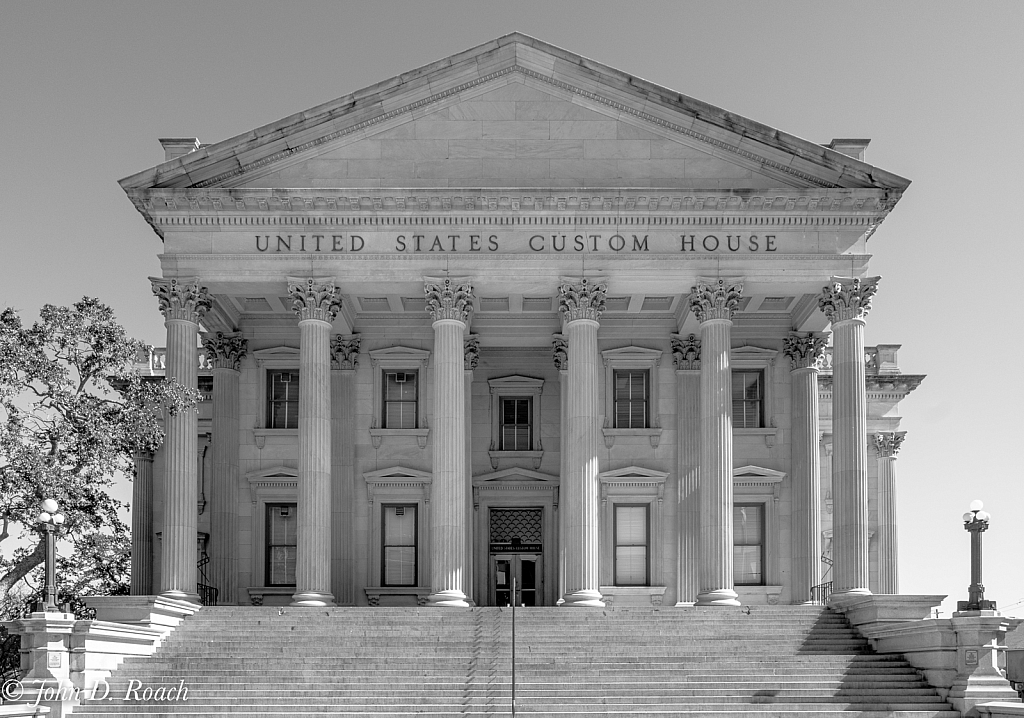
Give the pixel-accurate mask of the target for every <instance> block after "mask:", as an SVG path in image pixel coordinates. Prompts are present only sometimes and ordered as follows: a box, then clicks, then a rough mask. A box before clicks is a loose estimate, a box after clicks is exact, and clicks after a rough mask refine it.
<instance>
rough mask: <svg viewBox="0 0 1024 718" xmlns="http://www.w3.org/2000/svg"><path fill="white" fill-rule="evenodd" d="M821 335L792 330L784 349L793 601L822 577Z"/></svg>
mask: <svg viewBox="0 0 1024 718" xmlns="http://www.w3.org/2000/svg"><path fill="white" fill-rule="evenodd" d="M825 341H826V340H825V335H824V334H818V333H814V332H811V333H808V334H798V333H797V332H791V333H790V335H789V337H787V338H786V343H785V349H784V351H785V353H786V355H787V356H788V357H789V358H790V361H791V362H792V364H793V371H792V388H791V391H792V402H791V405H792V411H791V414H790V416H791V425H792V429H791V432H792V467H793V468H792V470H793V474H792V475H793V512H792V521H791V524H790V530H791V531H792V537H793V563H792V570H791V572H790V575H791V576H792V579H791V585H792V592H793V603H810V601H811V588H812V587H813V586H817V585H818V584H819V583H820V582H821V456H820V452H819V449H818V362H819V361H820V360H821V358H822V356H823V354H824V350H825Z"/></svg>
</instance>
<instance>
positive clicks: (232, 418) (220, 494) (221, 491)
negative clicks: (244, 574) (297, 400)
mask: <svg viewBox="0 0 1024 718" xmlns="http://www.w3.org/2000/svg"><path fill="white" fill-rule="evenodd" d="M238 379H239V372H238V370H237V369H232V368H227V367H217V366H215V367H214V370H213V426H212V429H213V481H212V482H211V483H212V485H211V486H210V504H211V507H210V508H211V512H210V513H211V516H210V548H211V554H212V555H211V557H210V580H211V581H212V582H213V585H214V587H215V588H216V589H217V592H218V593H217V602H218V603H220V604H228V605H230V604H234V603H236V602H237V601H238V596H237V593H238V571H237V566H236V561H237V559H236V555H235V552H236V546H237V544H238V528H237V506H238V496H237V486H238V449H239V441H238Z"/></svg>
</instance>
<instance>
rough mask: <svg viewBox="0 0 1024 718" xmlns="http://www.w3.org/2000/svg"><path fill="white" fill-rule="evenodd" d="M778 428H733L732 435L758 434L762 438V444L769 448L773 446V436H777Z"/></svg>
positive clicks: (735, 436)
mask: <svg viewBox="0 0 1024 718" xmlns="http://www.w3.org/2000/svg"><path fill="white" fill-rule="evenodd" d="M778 434H779V430H778V429H776V428H775V427H766V428H761V429H733V430H732V435H733V437H734V438H738V437H741V436H760V437H763V438H764V445H765V446H767V447H768V448H769V449H770V448H772V447H773V446H775V438H776V437H777V436H778Z"/></svg>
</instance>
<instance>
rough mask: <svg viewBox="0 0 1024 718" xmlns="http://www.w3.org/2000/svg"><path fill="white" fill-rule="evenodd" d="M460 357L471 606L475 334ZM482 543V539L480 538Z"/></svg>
mask: <svg viewBox="0 0 1024 718" xmlns="http://www.w3.org/2000/svg"><path fill="white" fill-rule="evenodd" d="M462 355H463V362H462V364H463V372H462V376H463V389H462V392H463V397H464V399H465V407H464V409H463V416H464V417H465V418H464V420H463V427H464V428H463V431H465V434H466V438H465V449H464V451H465V467H466V470H465V482H466V485H465V491H464V493H465V504H466V505H465V508H464V511H465V513H464V514H463V516H465V517H466V519H465V522H464V523H465V532H466V538H465V553H466V558H465V562H464V564H463V565H464V566H465V567H466V576H465V580H464V581H463V590H465V592H466V602H467V603H468V604H469V605H471V606H475V605H477V601H476V600H475V599H476V576H475V570H474V562H473V558H474V556H473V544H474V541H473V521H472V520H471V517H472V516H473V370H474V369H476V365H477V363H478V362H479V361H480V337H478V336H477V335H475V334H471V335H468V336H466V337H465V339H464V340H463V346H462ZM481 540H482V541H485V542H486V539H481Z"/></svg>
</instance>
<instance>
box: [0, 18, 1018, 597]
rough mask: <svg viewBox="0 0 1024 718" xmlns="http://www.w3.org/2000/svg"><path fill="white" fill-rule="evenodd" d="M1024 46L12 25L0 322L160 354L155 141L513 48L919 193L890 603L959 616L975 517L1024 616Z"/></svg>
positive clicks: (896, 298) (827, 31) (802, 22)
mask: <svg viewBox="0 0 1024 718" xmlns="http://www.w3.org/2000/svg"><path fill="white" fill-rule="evenodd" d="M1021 28H1024V3H1021V2H1016V1H1006V2H978V3H965V2H934V1H929V2H888V1H886V2H854V1H852V0H848V1H845V2H819V1H815V2H763V1H762V2H743V1H740V0H733V1H732V2H728V3H725V2H682V1H677V2H653V1H649V0H630V1H629V2H624V1H621V0H620V1H617V2H610V1H593V2H557V1H556V0H541V1H539V2H533V1H525V0H520V1H513V0H505V2H491V1H482V0H476V1H472V2H471V1H468V0H467V1H456V0H449V1H444V2H441V1H437V2H430V1H423V0H421V1H419V2H397V1H394V0H373V2H302V1H297V2H281V1H280V0H274V1H273V2H261V1H257V0H246V1H245V2H166V1H162V2H159V3H158V2H145V1H143V0H131V1H130V2H44V1H34V2H27V1H26V2H14V1H13V0H0V130H2V131H0V220H2V224H0V306H14V307H17V308H18V309H20V310H21V311H22V313H23V316H24V317H25V318H26V319H34V318H35V316H36V313H37V312H38V309H39V307H40V306H41V305H42V304H44V303H47V302H49V303H58V304H67V303H70V302H73V301H75V300H76V299H78V298H80V297H81V296H82V295H83V294H89V295H94V296H98V297H100V298H101V299H102V300H103V301H105V302H107V303H108V304H110V305H112V306H113V307H114V309H115V310H116V313H117V316H118V318H119V319H120V320H121V322H122V323H123V324H124V325H125V326H126V327H127V328H128V330H129V331H130V332H131V333H132V334H133V335H135V336H136V337H138V338H140V339H143V340H145V341H148V342H150V343H153V344H156V345H161V346H162V345H163V344H164V343H165V339H164V330H163V324H162V318H161V316H160V314H159V313H158V311H157V305H156V301H155V299H154V298H153V296H152V294H151V292H150V288H149V282H148V281H147V279H146V277H147V276H149V275H157V274H159V271H160V270H159V264H158V262H157V259H156V256H157V254H158V253H159V252H160V248H161V246H160V241H159V239H158V237H157V236H156V235H155V234H154V233H153V232H152V231H151V229H150V228H149V227H148V226H147V225H146V223H145V222H144V221H143V219H142V217H141V216H140V215H139V214H138V213H137V212H136V211H135V209H134V208H133V207H132V205H131V203H130V202H129V201H128V200H127V198H126V197H125V196H124V194H123V192H122V191H121V189H120V187H118V185H117V180H118V179H120V178H122V177H125V176H127V175H130V174H133V173H135V172H137V171H140V170H143V169H145V168H147V167H150V166H152V165H155V164H157V163H158V162H160V161H161V160H162V159H163V153H162V150H161V148H160V145H159V143H158V142H157V138H158V137H198V138H199V139H200V141H202V142H215V141H219V140H222V139H225V138H227V137H231V136H233V135H236V134H239V133H242V132H245V131H247V130H250V129H252V128H255V127H258V126H260V125H262V124H265V123H268V122H272V121H274V120H277V119H280V118H282V117H284V116H286V115H290V114H293V113H295V112H298V111H301V110H304V109H306V108H309V107H312V106H314V105H317V104H319V103H322V102H325V101H328V100H331V99H333V98H335V97H339V96H341V95H344V94H347V93H349V92H352V91H354V90H357V89H359V88H362V87H365V86H367V85H370V84H373V83H374V82H377V81H379V80H382V79H385V78H388V77H392V76H394V75H397V74H399V73H401V72H403V71H405V70H409V69H412V68H414V67H418V66H420V65H423V64H426V63H428V62H431V61H433V60H436V59H439V58H442V57H445V56H447V55H451V54H453V53H455V52H458V51H461V50H464V49H467V48H469V47H472V46H474V45H477V44H479V43H481V42H485V41H487V40H490V39H493V38H495V37H497V36H499V35H503V34H506V33H508V32H512V31H514V30H519V31H522V32H525V33H527V34H530V35H534V36H536V37H538V38H540V39H542V40H545V41H547V42H550V43H553V44H555V45H559V46H561V47H564V48H566V49H568V50H571V51H572V52H576V53H580V54H582V55H584V56H587V57H591V58H593V59H595V60H598V61H600V62H602V63H604V64H607V65H611V66H612V67H615V68H619V69H621V70H623V71H625V72H628V73H630V74H633V75H636V76H639V77H642V78H644V79H647V80H650V81H653V82H656V83H658V84H661V85H665V86H667V87H670V88H672V89H675V90H678V91H679V92H681V93H684V94H686V95H690V96H692V97H696V98H698V99H701V100H704V101H706V102H709V103H711V104H713V105H717V106H719V107H722V108H725V109H727V110H730V111H732V112H735V113H738V114H741V115H745V116H747V117H750V118H752V119H754V120H757V121H759V122H762V123H765V124H767V125H770V126H773V127H777V128H779V129H781V130H784V131H786V132H789V133H791V134H795V135H798V136H800V137H804V138H807V139H809V140H812V141H815V142H828V141H829V140H831V139H832V138H835V137H868V138H871V140H872V142H871V145H870V147H868V150H867V158H866V159H867V161H868V162H870V163H871V164H874V165H876V166H879V167H882V168H884V169H886V170H889V171H891V172H895V173H896V174H899V175H902V176H904V177H908V178H910V179H912V180H913V185H912V186H911V187H910V189H909V190H908V191H907V193H906V195H905V196H904V198H903V200H902V201H901V202H900V203H899V205H898V206H897V207H896V210H895V211H894V212H893V213H892V215H891V216H890V217H889V218H888V219H887V220H886V221H885V223H884V224H883V225H882V227H881V228H880V229H879V231H878V232H877V233H876V234H875V235H874V237H872V239H871V241H870V243H869V250H870V251H871V252H872V253H873V254H874V260H873V270H874V271H873V273H874V274H880V275H882V282H881V285H880V289H879V292H878V294H877V296H876V299H875V301H874V307H873V309H872V311H871V314H870V316H869V317H868V323H867V343H868V344H869V345H874V344H879V343H882V344H889V343H892V344H897V343H898V344H902V345H903V348H902V349H901V350H900V354H899V360H900V365H901V367H902V369H903V370H904V371H905V372H908V373H922V374H927V375H928V378H927V379H926V380H925V382H924V384H923V385H922V386H921V387H920V388H919V389H918V390H917V391H916V392H914V393H913V394H912V395H911V396H910V398H909V399H908V400H907V401H905V402H903V404H902V405H901V407H900V409H901V411H902V414H903V416H904V422H903V428H904V429H906V430H907V432H908V435H907V439H906V442H905V443H904V445H903V449H902V451H901V452H900V455H899V460H898V462H897V473H898V485H899V522H900V551H901V560H900V587H901V590H902V592H904V593H942V594H949V595H950V601H949V602H947V604H946V609H947V610H948V609H949V607H950V604H951V602H952V601H953V600H956V599H965V598H966V589H967V584H968V583H969V578H970V577H969V550H968V549H969V537H968V535H967V533H966V532H965V531H964V530H963V528H962V524H961V521H960V516H961V514H963V512H964V511H966V510H967V506H968V504H969V503H970V501H971V500H972V499H975V498H980V499H982V500H984V501H985V502H986V508H987V509H989V510H990V511H991V513H992V514H993V524H992V528H991V529H990V530H989V531H988V533H987V534H986V535H985V546H986V553H985V557H986V561H985V585H986V588H987V592H986V596H987V597H988V598H991V599H995V600H997V601H998V602H999V604H1000V606H1001V607H1008V606H1010V605H1011V604H1016V603H1018V602H1021V605H1018V606H1017V607H1016V609H1010V610H1009V611H1008V612H1009V613H1017V614H1018V615H1021V616H1024V571H1022V570H1021V568H1020V565H1021V548H1022V547H1024V522H1022V521H1021V517H1022V515H1024V483H1022V481H1021V465H1020V464H1018V463H1017V459H1018V457H1017V450H1018V449H1019V448H1021V446H1022V444H1024V439H1022V430H1021V426H1020V425H1019V424H1018V423H1017V421H1018V420H1017V418H1016V417H1017V416H1019V415H1021V413H1022V412H1021V411H1020V409H1021V407H1022V406H1024V391H1022V389H1021V385H1018V384H1017V383H1016V380H1014V381H1010V378H1011V376H1013V375H1015V374H1016V369H1015V367H1014V365H1013V363H1012V361H1011V360H1013V358H1014V357H1022V358H1024V339H1022V336H1021V331H1020V329H1021V321H1020V318H1019V314H1018V313H1017V299H1016V296H1017V294H1018V293H1019V292H1018V289H1017V284H1018V283H1019V277H1020V271H1021V266H1022V265H1024V239H1022V238H1021V237H1019V236H1017V235H1016V231H1015V230H1014V229H1013V225H1012V222H1013V220H1012V213H1013V212H1014V211H1017V210H1014V209H1013V207H1014V204H1013V203H1014V202H1015V201H1021V197H1022V195H1024V192H1022V189H1024V187H1022V182H1021V179H1020V174H1019V173H1020V169H1021V168H1022V167H1024V145H1022V142H1024V140H1022V137H1021V130H1020V128H1021V118H1022V117H1024V79H1022V78H1024V49H1022V48H1024V44H1022V43H1021V41H1020V37H1019V35H1020V32H1021ZM1014 197H1016V198H1017V199H1016V200H1014ZM1004 361H1005V362H1006V363H1003V362H1004Z"/></svg>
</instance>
